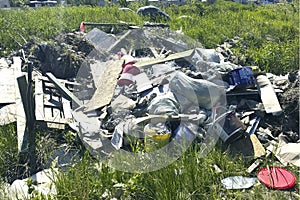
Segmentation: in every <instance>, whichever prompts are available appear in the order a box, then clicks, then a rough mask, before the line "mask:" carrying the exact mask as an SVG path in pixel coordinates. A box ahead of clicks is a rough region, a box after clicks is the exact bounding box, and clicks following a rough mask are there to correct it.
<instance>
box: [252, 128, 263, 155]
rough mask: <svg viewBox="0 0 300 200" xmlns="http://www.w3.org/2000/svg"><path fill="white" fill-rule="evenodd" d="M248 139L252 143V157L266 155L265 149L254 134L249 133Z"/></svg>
mask: <svg viewBox="0 0 300 200" xmlns="http://www.w3.org/2000/svg"><path fill="white" fill-rule="evenodd" d="M250 140H251V142H252V145H253V151H254V158H259V157H262V156H264V155H266V150H265V148H264V147H263V145H262V144H261V143H260V141H259V140H258V138H257V137H256V135H255V134H251V135H250Z"/></svg>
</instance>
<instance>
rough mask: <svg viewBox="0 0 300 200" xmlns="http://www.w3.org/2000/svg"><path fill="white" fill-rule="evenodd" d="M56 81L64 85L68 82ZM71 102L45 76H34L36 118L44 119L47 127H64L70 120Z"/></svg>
mask: <svg viewBox="0 0 300 200" xmlns="http://www.w3.org/2000/svg"><path fill="white" fill-rule="evenodd" d="M58 81H59V82H60V83H61V84H62V85H63V86H64V87H66V85H67V84H68V82H66V81H61V80H59V79H58ZM46 83H48V84H46ZM71 112H72V109H71V102H70V101H69V100H68V99H66V98H65V97H64V96H62V94H61V93H60V91H59V90H57V88H56V87H54V85H52V84H51V83H50V84H49V80H48V79H47V78H46V77H41V76H37V77H36V78H35V115H36V120H38V121H44V122H46V123H47V126H48V127H49V128H57V129H64V128H65V124H67V123H69V122H72V120H73V118H72V113H71Z"/></svg>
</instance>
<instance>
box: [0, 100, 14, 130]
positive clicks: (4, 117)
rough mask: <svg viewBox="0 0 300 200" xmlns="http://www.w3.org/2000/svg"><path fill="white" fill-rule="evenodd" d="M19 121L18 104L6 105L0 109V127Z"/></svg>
mask: <svg viewBox="0 0 300 200" xmlns="http://www.w3.org/2000/svg"><path fill="white" fill-rule="evenodd" d="M15 121H17V116H16V104H14V103H13V104H9V105H5V106H3V107H1V108H0V126H3V125H5V124H9V123H12V122H15Z"/></svg>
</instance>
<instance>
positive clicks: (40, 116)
mask: <svg viewBox="0 0 300 200" xmlns="http://www.w3.org/2000/svg"><path fill="white" fill-rule="evenodd" d="M44 117H45V116H44V92H43V82H42V80H41V79H40V78H39V77H35V119H36V120H38V121H43V120H44Z"/></svg>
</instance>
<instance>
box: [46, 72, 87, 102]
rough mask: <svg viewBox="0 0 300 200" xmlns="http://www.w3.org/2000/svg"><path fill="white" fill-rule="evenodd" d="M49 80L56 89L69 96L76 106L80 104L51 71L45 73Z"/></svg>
mask: <svg viewBox="0 0 300 200" xmlns="http://www.w3.org/2000/svg"><path fill="white" fill-rule="evenodd" d="M46 75H47V76H48V78H49V80H50V81H51V82H53V83H54V85H55V86H56V87H57V89H58V90H60V91H61V92H62V93H63V94H64V95H66V97H68V98H70V100H72V101H73V102H74V103H75V104H77V105H78V106H82V102H81V101H80V100H79V99H78V98H77V97H76V96H75V95H74V94H73V93H72V92H70V91H69V90H68V89H67V88H66V87H65V86H64V85H63V84H62V83H61V82H60V81H59V80H57V78H56V77H55V76H54V75H53V74H52V73H46Z"/></svg>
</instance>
